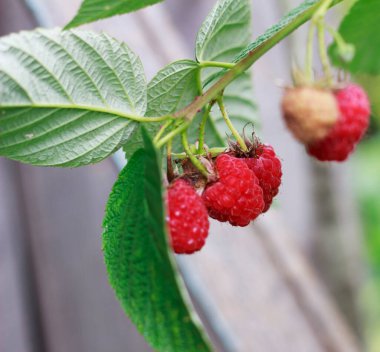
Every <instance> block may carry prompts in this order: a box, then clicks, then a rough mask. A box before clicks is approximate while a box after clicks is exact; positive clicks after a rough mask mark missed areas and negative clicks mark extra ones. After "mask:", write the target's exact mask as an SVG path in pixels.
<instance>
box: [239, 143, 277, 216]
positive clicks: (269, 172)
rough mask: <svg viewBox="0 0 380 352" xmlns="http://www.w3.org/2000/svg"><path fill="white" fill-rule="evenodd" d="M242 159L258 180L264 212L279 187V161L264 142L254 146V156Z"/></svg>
mask: <svg viewBox="0 0 380 352" xmlns="http://www.w3.org/2000/svg"><path fill="white" fill-rule="evenodd" d="M243 160H244V161H245V162H246V164H247V165H248V167H249V168H250V169H251V170H252V171H253V172H254V173H255V175H256V176H257V178H258V180H259V185H260V187H261V188H262V190H263V195H264V202H265V207H264V210H263V213H265V212H266V211H267V210H268V209H269V207H270V206H271V204H272V200H273V198H274V197H275V196H276V195H277V194H278V190H279V188H280V184H281V177H282V171H281V161H280V159H279V158H278V157H277V156H276V153H275V152H274V150H273V148H272V147H271V146H269V145H265V144H262V145H259V146H258V147H256V156H255V157H254V158H246V159H243Z"/></svg>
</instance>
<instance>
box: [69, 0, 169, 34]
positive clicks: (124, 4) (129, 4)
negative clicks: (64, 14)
mask: <svg viewBox="0 0 380 352" xmlns="http://www.w3.org/2000/svg"><path fill="white" fill-rule="evenodd" d="M161 1H163V0H84V1H83V2H82V5H81V7H80V9H79V11H78V13H77V14H76V16H75V17H74V18H73V19H72V20H71V21H70V23H68V24H67V25H66V27H65V29H69V28H73V27H77V26H80V25H82V24H85V23H89V22H94V21H97V20H100V19H103V18H107V17H112V16H115V15H122V14H124V13H128V12H133V11H136V10H139V9H142V8H144V7H147V6H150V5H154V4H157V3H159V2H161Z"/></svg>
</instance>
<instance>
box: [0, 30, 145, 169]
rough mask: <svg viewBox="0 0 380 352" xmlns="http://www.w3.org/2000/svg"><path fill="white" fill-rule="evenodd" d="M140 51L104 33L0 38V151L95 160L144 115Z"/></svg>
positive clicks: (63, 161) (48, 161) (52, 162)
mask: <svg viewBox="0 0 380 352" xmlns="http://www.w3.org/2000/svg"><path fill="white" fill-rule="evenodd" d="M146 90H147V88H146V81H145V75H144V71H143V67H142V65H141V62H140V60H139V58H138V57H137V56H136V55H135V54H134V53H133V52H132V51H131V50H130V49H129V48H128V47H127V46H126V45H125V44H122V43H119V42H117V41H116V40H114V39H112V38H111V37H109V36H107V35H106V34H97V33H93V32H89V31H64V32H61V31H60V30H58V29H54V30H42V29H38V30H35V31H31V32H21V33H19V34H13V35H10V36H7V37H4V38H2V39H0V97H1V100H0V155H1V156H6V157H8V158H10V159H14V160H18V161H21V162H24V163H28V164H33V165H40V166H69V167H75V166H80V165H86V164H91V163H95V162H98V161H100V160H102V159H104V158H106V157H107V156H109V155H110V154H112V153H113V152H114V151H116V150H117V149H118V148H120V146H121V145H123V144H124V143H125V142H126V141H128V139H129V138H130V136H131V135H132V133H133V131H134V130H135V129H136V128H137V126H138V125H137V123H135V122H132V121H131V120H129V119H128V118H126V117H127V116H128V115H130V114H132V115H136V116H144V114H145V112H146V106H147V96H146Z"/></svg>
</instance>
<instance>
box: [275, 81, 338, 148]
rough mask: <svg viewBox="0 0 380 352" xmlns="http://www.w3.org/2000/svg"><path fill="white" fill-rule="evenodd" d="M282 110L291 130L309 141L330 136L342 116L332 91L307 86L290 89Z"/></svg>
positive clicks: (286, 93) (301, 138)
mask: <svg viewBox="0 0 380 352" xmlns="http://www.w3.org/2000/svg"><path fill="white" fill-rule="evenodd" d="M282 111H283V116H284V119H285V122H286V125H287V127H288V129H289V130H290V131H291V132H292V133H293V135H294V137H295V138H296V139H298V140H299V141H300V142H302V143H305V144H308V143H311V142H314V141H316V140H320V139H322V138H324V137H325V136H327V134H328V133H329V132H330V130H331V129H332V128H333V126H334V124H335V123H336V121H337V119H338V116H339V109H338V106H337V103H336V99H335V97H334V94H333V93H332V92H331V91H329V90H324V89H319V88H316V87H306V86H305V87H295V88H288V89H286V91H285V94H284V96H283V99H282Z"/></svg>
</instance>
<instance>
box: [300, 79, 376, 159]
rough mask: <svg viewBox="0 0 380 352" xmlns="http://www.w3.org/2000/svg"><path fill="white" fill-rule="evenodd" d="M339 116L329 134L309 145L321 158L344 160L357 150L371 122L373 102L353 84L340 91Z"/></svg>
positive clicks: (337, 97) (338, 93)
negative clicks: (371, 104) (371, 103)
mask: <svg viewBox="0 0 380 352" xmlns="http://www.w3.org/2000/svg"><path fill="white" fill-rule="evenodd" d="M335 96H336V99H337V102H338V105H339V110H340V116H339V119H338V121H337V123H336V124H335V126H334V127H333V129H332V130H331V131H330V133H329V134H328V135H327V136H326V137H325V138H323V139H322V140H320V141H317V142H315V143H312V144H310V145H308V146H307V151H308V153H309V154H310V155H312V156H314V157H315V158H317V159H318V160H321V161H344V160H346V159H347V157H348V155H349V154H350V153H351V152H352V151H353V150H354V148H355V145H356V144H357V143H358V142H359V141H360V139H361V138H362V137H363V135H364V133H365V132H366V130H367V128H368V124H369V115H370V104H369V101H368V97H367V94H366V93H365V91H364V90H363V89H362V88H361V87H360V86H358V85H355V84H350V85H348V86H347V87H345V88H343V89H341V90H339V91H337V93H336V95H335Z"/></svg>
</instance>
